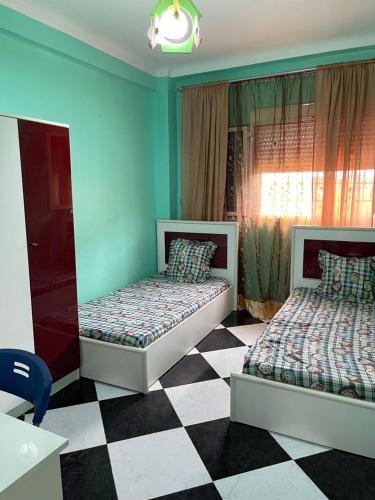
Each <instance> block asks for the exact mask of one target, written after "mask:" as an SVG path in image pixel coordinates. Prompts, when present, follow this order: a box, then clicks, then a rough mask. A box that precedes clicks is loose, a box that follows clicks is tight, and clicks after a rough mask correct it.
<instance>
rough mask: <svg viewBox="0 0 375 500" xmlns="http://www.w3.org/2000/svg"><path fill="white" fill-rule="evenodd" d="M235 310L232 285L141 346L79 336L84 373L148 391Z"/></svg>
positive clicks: (108, 382) (87, 376)
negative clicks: (159, 335) (171, 327)
mask: <svg viewBox="0 0 375 500" xmlns="http://www.w3.org/2000/svg"><path fill="white" fill-rule="evenodd" d="M232 310H233V287H230V288H228V289H227V290H225V291H224V292H222V293H221V294H220V295H219V296H217V297H216V298H215V299H213V300H211V301H210V302H208V304H205V305H204V306H203V307H201V308H200V309H198V311H196V312H195V313H193V314H192V315H191V316H189V317H188V318H186V319H185V320H184V321H182V322H181V323H179V324H178V325H177V326H176V327H175V328H173V329H172V330H170V331H169V332H167V333H165V334H164V335H162V336H161V337H160V338H158V339H157V340H156V341H155V342H153V343H152V344H150V345H149V346H148V347H146V348H144V349H141V348H137V347H128V346H122V345H118V344H111V343H110V342H103V341H100V340H94V339H89V338H86V337H80V346H81V370H80V371H81V376H82V377H86V378H90V379H93V380H98V381H101V382H105V383H107V384H112V385H117V386H120V387H125V388H127V389H133V390H135V391H140V392H143V393H145V394H146V393H147V392H148V390H149V387H150V386H151V385H152V384H153V383H154V382H156V381H157V380H158V379H159V378H160V377H161V376H162V375H163V374H164V373H165V372H166V371H168V370H169V369H170V368H171V367H172V366H173V365H174V364H175V363H177V361H179V360H180V359H181V358H182V357H183V356H185V354H187V353H188V352H189V351H190V350H191V349H192V348H193V347H194V346H195V345H197V344H198V342H200V341H201V340H202V339H203V338H204V337H206V335H208V334H209V333H210V332H211V331H212V330H213V329H214V328H215V327H216V326H217V325H218V324H219V323H221V322H222V321H223V319H225V318H226V317H227V316H228V315H229V314H230V313H231V312H232Z"/></svg>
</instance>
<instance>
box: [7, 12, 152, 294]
mask: <svg viewBox="0 0 375 500" xmlns="http://www.w3.org/2000/svg"><path fill="white" fill-rule="evenodd" d="M0 63H1V74H0V112H1V113H3V114H14V115H21V116H24V117H31V118H35V119H42V120H49V121H53V122H60V123H67V124H69V125H70V147H71V164H72V184H73V201H74V225H75V237H76V259H77V278H78V296H79V302H81V303H82V302H85V301H87V300H90V299H91V298H94V297H98V296H100V295H103V294H105V293H107V292H109V291H112V290H115V289H117V288H120V287H122V286H125V285H127V284H128V283H130V282H133V281H136V280H138V279H141V278H143V277H145V276H147V275H150V274H152V273H154V272H155V271H156V235H155V233H156V231H155V220H156V218H157V210H156V195H155V183H154V153H155V140H154V122H155V120H154V111H155V109H154V101H155V97H154V96H155V93H156V80H157V79H156V78H155V77H153V76H151V75H149V74H147V73H145V72H142V71H140V70H138V69H137V68H134V67H132V66H129V65H127V64H126V63H124V62H122V61H120V60H118V59H115V58H113V57H111V56H109V55H106V54H104V53H103V52H100V51H99V50H97V49H94V48H93V47H90V46H88V45H86V44H84V43H82V42H80V41H79V40H76V39H74V38H72V37H70V36H68V35H65V34H64V33H62V32H59V31H57V30H54V29H52V28H49V27H48V26H46V25H44V24H42V23H39V22H37V21H34V20H33V19H31V18H29V17H27V16H24V15H22V14H19V13H17V12H15V11H13V10H11V9H8V8H6V7H4V6H0Z"/></svg>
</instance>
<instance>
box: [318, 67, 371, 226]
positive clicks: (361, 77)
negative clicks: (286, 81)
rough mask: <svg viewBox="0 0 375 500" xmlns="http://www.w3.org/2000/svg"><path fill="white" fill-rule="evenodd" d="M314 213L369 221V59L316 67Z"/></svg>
mask: <svg viewBox="0 0 375 500" xmlns="http://www.w3.org/2000/svg"><path fill="white" fill-rule="evenodd" d="M316 96H317V97H316V119H315V121H316V125H315V127H316V129H315V147H314V171H315V172H317V173H320V174H321V175H322V176H323V178H322V181H321V186H320V189H321V194H320V198H321V203H320V204H319V205H318V206H317V208H316V212H317V217H319V218H320V223H321V224H323V225H326V226H372V225H373V223H374V219H373V217H374V212H375V61H374V60H370V61H362V62H359V63H350V64H336V65H332V66H322V67H321V68H318V70H317V80H316Z"/></svg>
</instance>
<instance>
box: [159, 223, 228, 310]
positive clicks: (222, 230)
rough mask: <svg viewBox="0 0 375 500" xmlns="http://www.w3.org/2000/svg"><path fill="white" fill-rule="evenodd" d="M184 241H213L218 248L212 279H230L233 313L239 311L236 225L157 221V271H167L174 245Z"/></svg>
mask: <svg viewBox="0 0 375 500" xmlns="http://www.w3.org/2000/svg"><path fill="white" fill-rule="evenodd" d="M177 238H185V239H189V240H198V241H213V242H214V243H216V244H217V250H216V254H215V256H214V258H213V261H212V267H211V275H212V276H218V277H221V278H225V279H227V280H228V281H229V282H230V284H231V285H232V286H233V302H234V305H235V306H234V309H237V280H238V276H237V275H238V234H237V223H236V222H200V221H177V220H158V222H157V242H158V271H159V272H163V271H165V269H166V267H167V264H168V257H169V247H170V244H171V241H172V240H174V239H177Z"/></svg>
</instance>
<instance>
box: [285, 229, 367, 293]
mask: <svg viewBox="0 0 375 500" xmlns="http://www.w3.org/2000/svg"><path fill="white" fill-rule="evenodd" d="M320 249H322V250H327V252H331V253H335V254H337V255H341V256H343V257H368V256H371V255H375V228H348V227H322V226H293V233H292V261H291V277H290V289H291V290H293V289H294V288H297V287H316V286H317V285H318V284H319V283H320V275H321V271H320V268H319V266H318V261H317V258H318V252H319V250H320Z"/></svg>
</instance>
